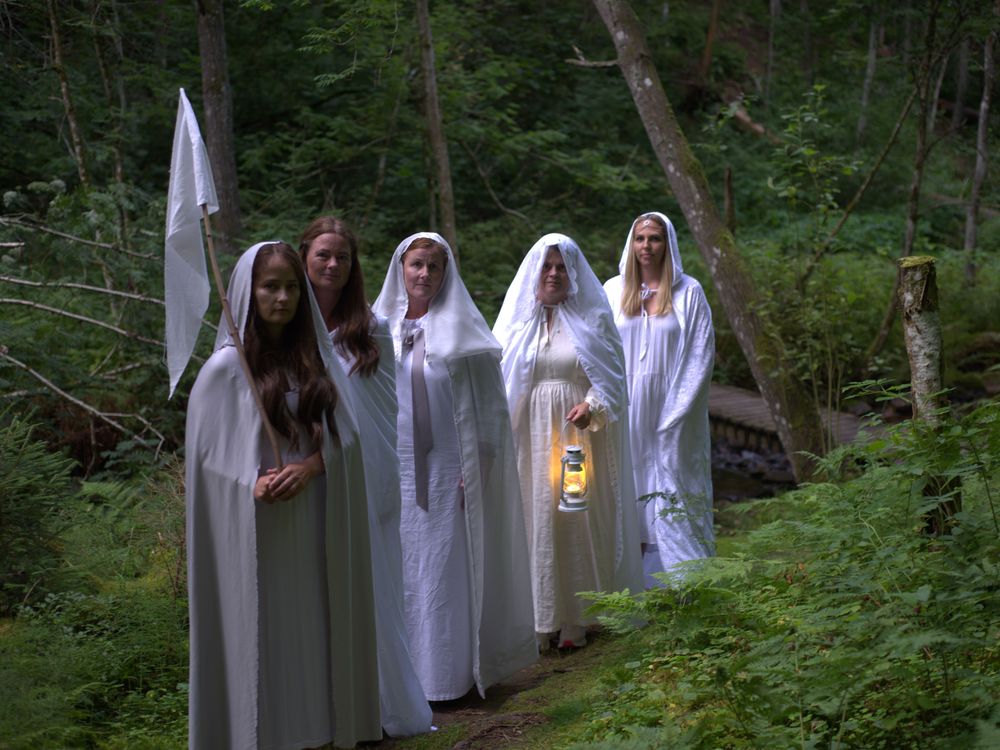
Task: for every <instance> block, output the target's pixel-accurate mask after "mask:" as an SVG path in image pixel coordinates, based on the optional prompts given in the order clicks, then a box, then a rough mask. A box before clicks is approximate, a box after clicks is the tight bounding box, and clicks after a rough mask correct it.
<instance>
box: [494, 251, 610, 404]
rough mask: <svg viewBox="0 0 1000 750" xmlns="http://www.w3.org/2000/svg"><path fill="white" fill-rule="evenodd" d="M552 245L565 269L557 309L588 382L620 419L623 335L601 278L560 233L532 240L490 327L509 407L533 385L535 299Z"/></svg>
mask: <svg viewBox="0 0 1000 750" xmlns="http://www.w3.org/2000/svg"><path fill="white" fill-rule="evenodd" d="M553 246H556V247H558V248H559V252H560V253H562V257H563V262H564V263H565V264H566V271H567V272H568V274H569V285H570V288H569V296H568V297H567V298H566V300H565V301H564V302H562V303H561V304H560V305H559V309H560V311H561V312H562V314H563V320H564V321H565V324H566V328H567V330H568V331H569V334H570V338H571V339H572V340H573V346H574V348H575V349H576V354H577V356H578V357H579V358H580V364H581V365H582V366H583V370H584V372H586V373H587V377H588V378H589V379H590V384H591V385H592V386H593V387H594V388H595V389H596V390H597V392H598V394H599V395H600V398H601V401H602V402H604V404H605V405H606V406H607V407H608V416H609V419H611V420H616V419H621V418H623V417H624V416H625V413H626V409H627V398H626V387H625V365H624V356H623V354H622V344H621V338H620V336H619V334H618V329H617V328H616V327H615V321H614V317H613V315H612V312H611V308H610V307H609V306H608V298H607V296H606V295H605V294H604V289H603V288H602V287H601V282H600V281H598V280H597V277H596V276H595V275H594V272H593V271H592V270H591V268H590V265H589V264H588V263H587V259H586V258H584V257H583V253H582V252H581V251H580V248H579V246H578V245H577V244H576V243H575V242H574V241H573V240H572V239H570V238H569V237H567V236H566V235H564V234H546V235H545V236H544V237H542V238H541V239H540V240H538V242H536V243H535V244H534V245H532V247H531V249H530V250H529V251H528V254H527V255H526V256H524V260H523V261H522V262H521V267H520V268H519V269H518V270H517V274H516V275H515V276H514V281H512V282H511V285H510V288H509V289H508V290H507V296H506V297H505V298H504V301H503V306H502V307H501V308H500V314H499V315H498V316H497V322H496V325H494V326H493V333H494V334H495V335H496V337H497V339H498V340H499V341H500V343H501V344H502V345H503V360H502V361H501V363H500V365H501V368H502V369H503V377H504V385H505V386H506V388H507V399H508V401H509V402H510V406H511V413H512V414H517V413H518V412H519V407H520V404H521V399H523V398H524V396H525V395H526V394H527V392H528V390H529V388H530V387H531V373H532V370H533V368H534V364H535V356H536V354H537V351H536V348H537V347H536V345H535V343H536V337H535V333H536V332H537V330H538V326H539V325H540V324H541V320H542V312H543V310H544V307H543V305H542V303H541V302H539V301H538V296H537V294H538V284H539V281H540V279H541V270H542V265H543V264H544V262H545V253H546V252H547V251H548V248H550V247H553ZM515 419H516V417H515Z"/></svg>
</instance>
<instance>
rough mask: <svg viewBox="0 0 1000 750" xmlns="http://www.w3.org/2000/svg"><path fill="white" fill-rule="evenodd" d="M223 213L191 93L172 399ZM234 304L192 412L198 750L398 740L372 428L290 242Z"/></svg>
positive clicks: (254, 273) (226, 303)
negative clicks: (384, 722) (379, 601)
mask: <svg viewBox="0 0 1000 750" xmlns="http://www.w3.org/2000/svg"><path fill="white" fill-rule="evenodd" d="M196 201H197V203H196ZM216 204H217V200H216V199H215V191H214V187H213V186H212V182H211V171H210V169H209V168H208V160H207V157H206V154H205V150H204V144H203V143H202V141H201V137H200V133H199V132H198V126H197V121H196V120H195V118H194V114H193V112H192V111H191V108H190V104H189V103H188V102H187V99H186V97H185V96H184V94H183V91H182V92H181V103H180V108H179V111H178V120H177V130H176V132H175V139H174V156H173V162H172V166H171V185H170V200H169V205H168V215H167V240H166V248H165V249H166V268H165V273H166V288H167V334H168V335H167V342H168V347H173V348H168V356H167V359H168V365H169V368H170V374H171V386H172V387H173V386H174V385H176V382H177V379H178V378H179V377H180V374H181V372H183V369H184V366H185V365H186V363H187V359H188V358H189V357H190V352H191V349H193V345H194V340H195V338H196V336H197V326H198V325H200V318H201V316H202V315H203V314H204V309H205V308H204V307H201V305H202V299H201V297H200V294H201V292H202V291H204V297H205V299H204V304H205V305H206V306H207V289H208V283H207V274H205V263H204V256H203V255H202V251H201V233H200V227H198V224H197V222H198V219H197V218H196V217H197V216H198V210H199V209H201V210H202V212H203V213H204V217H205V220H206V232H207V234H208V238H209V250H210V253H211V233H210V231H209V227H208V225H207V221H208V213H210V211H211V209H212V207H214V205H216ZM192 219H193V221H192ZM192 225H193V226H192ZM212 265H213V270H214V271H215V275H216V279H217V281H218V279H219V274H218V270H217V266H216V264H215V260H214V256H213V257H212ZM179 289H180V290H181V291H180V293H179V294H178V290H179ZM172 292H173V294H172ZM220 294H221V290H220ZM222 301H223V308H224V324H223V325H221V326H220V330H219V335H218V338H217V340H216V347H215V349H216V351H215V353H214V354H213V355H212V356H211V357H210V358H209V360H208V361H207V362H206V363H205V365H204V367H203V368H202V370H201V372H200V373H199V375H198V378H197V380H196V382H195V385H194V387H193V388H192V390H191V395H190V399H189V402H188V414H187V416H188V419H187V433H186V443H185V448H186V464H187V466H186V477H185V479H186V496H187V553H188V593H189V609H190V621H191V636H190V637H191V654H190V697H189V714H188V715H189V746H190V747H191V748H212V749H213V750H214V749H215V748H235V747H240V748H243V747H254V748H306V747H317V746H321V745H324V744H327V743H330V742H333V743H335V744H336V745H337V746H341V747H349V746H353V745H354V744H356V743H357V742H359V741H363V740H377V739H380V738H381V736H382V730H381V726H380V712H379V695H378V669H377V656H376V644H375V635H374V634H375V618H374V605H373V595H372V580H371V557H370V549H369V528H368V523H369V521H368V513H367V498H366V496H365V492H364V487H365V480H364V467H363V465H362V458H361V450H360V441H359V434H358V427H357V420H356V416H355V414H354V413H353V411H352V409H351V407H350V404H349V403H348V402H347V401H345V400H343V399H340V398H339V397H338V394H339V393H343V392H346V391H347V387H346V383H345V382H344V381H345V378H344V377H343V374H342V372H341V371H340V369H339V366H338V365H337V364H336V362H335V356H334V354H333V350H332V347H331V345H330V341H329V338H327V335H326V330H325V327H324V326H323V323H322V317H321V314H320V312H319V309H318V307H317V305H316V301H315V299H314V298H313V296H312V293H311V290H310V288H309V285H308V283H307V281H306V277H305V271H304V268H303V266H302V263H301V261H300V260H299V257H298V255H297V254H296V253H295V251H294V250H293V249H292V248H291V247H290V246H289V245H287V244H285V243H280V242H272V243H259V244H257V245H254V246H253V247H251V248H250V249H249V250H248V251H247V252H246V253H244V254H243V256H241V258H240V259H239V261H238V262H237V265H236V268H235V269H234V271H233V276H232V279H231V282H230V286H229V294H228V300H227V298H226V296H225V295H222ZM230 306H231V309H230ZM191 320H194V321H195V324H194V334H193V335H191V329H190V321H191ZM227 323H228V325H226V324H227ZM178 342H179V343H178ZM244 345H245V346H244ZM244 349H245V351H244ZM185 350H186V351H185ZM268 423H270V424H271V425H273V427H272V428H271V429H267V427H268ZM282 454H284V456H285V459H286V460H285V461H282V460H281V455H282Z"/></svg>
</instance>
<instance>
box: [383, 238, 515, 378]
mask: <svg viewBox="0 0 1000 750" xmlns="http://www.w3.org/2000/svg"><path fill="white" fill-rule="evenodd" d="M421 238H426V239H430V240H434V242H436V243H438V244H439V245H441V247H443V248H444V252H445V256H446V258H447V262H446V264H445V268H444V279H443V280H442V281H441V289H440V291H438V293H437V294H436V295H435V297H434V299H433V300H431V305H430V309H429V310H428V312H427V316H426V318H425V321H424V341H425V342H426V344H425V346H426V349H425V355H426V357H427V359H428V360H429V361H433V360H436V359H440V360H443V361H445V362H448V361H450V360H453V359H459V358H461V357H471V356H472V355H474V354H482V353H483V352H492V353H493V354H495V355H496V356H497V357H499V356H500V344H498V343H497V340H496V338H495V337H494V336H493V334H492V333H490V329H489V326H487V325H486V321H485V320H484V319H483V315H482V313H480V312H479V308H477V307H476V303H475V302H473V301H472V297H471V296H470V295H469V291H468V289H466V288H465V284H464V283H463V282H462V277H461V276H459V274H458V270H457V268H456V265H455V256H454V255H452V253H451V247H450V246H449V245H448V242H447V240H445V238H444V237H442V236H441V235H439V234H436V233H434V232H417V233H416V234H411V235H410V236H409V237H407V238H406V239H405V240H403V241H402V242H400V243H399V245H398V246H397V247H396V252H394V253H393V254H392V260H391V261H390V262H389V268H388V270H387V271H386V274H385V282H383V284H382V291H381V292H379V295H378V298H377V299H376V300H375V302H374V303H372V310H374V311H375V312H376V313H377V314H379V315H382V316H384V317H386V318H388V319H389V332H390V333H391V334H392V341H393V348H394V349H395V352H396V360H397V361H399V360H400V358H401V357H402V336H401V335H400V330H401V327H402V324H403V318H404V317H405V316H406V308H407V304H408V302H407V295H406V287H405V286H404V284H403V264H402V258H403V254H404V253H405V252H406V251H407V250H408V249H409V248H410V245H412V244H413V242H414V241H415V240H418V239H421Z"/></svg>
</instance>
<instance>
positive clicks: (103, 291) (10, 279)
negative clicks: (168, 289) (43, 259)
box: [0, 274, 163, 307]
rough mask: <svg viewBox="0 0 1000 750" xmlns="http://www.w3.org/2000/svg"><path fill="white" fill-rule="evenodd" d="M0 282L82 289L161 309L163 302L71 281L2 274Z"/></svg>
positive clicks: (140, 295)
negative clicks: (25, 277)
mask: <svg viewBox="0 0 1000 750" xmlns="http://www.w3.org/2000/svg"><path fill="white" fill-rule="evenodd" d="M0 281H5V282H7V283H8V284H17V285H19V286H31V287H36V288H38V287H50V288H57V289H82V290H83V291H85V292H97V293H98V294H110V295H112V296H114V297H124V298H125V299H131V300H135V301H136V302H148V303H150V304H152V305H159V306H160V307H163V300H162V299H157V298H156V297H146V296H144V295H142V294H134V293H132V292H122V291H118V290H117V289H105V288H104V287H102V286H92V285H90V284H77V283H75V282H72V281H30V280H29V279H19V278H16V277H14V276H6V275H4V274H0Z"/></svg>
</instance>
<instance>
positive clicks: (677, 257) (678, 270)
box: [618, 211, 684, 286]
mask: <svg viewBox="0 0 1000 750" xmlns="http://www.w3.org/2000/svg"><path fill="white" fill-rule="evenodd" d="M650 214H652V215H653V216H659V217H660V220H661V221H662V222H663V223H664V224H665V225H666V227H667V237H666V239H667V244H668V245H669V247H670V263H671V264H672V265H673V270H674V277H673V278H674V281H673V286H677V284H679V283H680V280H681V276H682V275H683V274H684V264H683V263H681V251H680V249H679V248H678V247H677V232H676V231H675V230H674V225H673V223H672V222H671V221H670V219H668V218H667V216H666V214H661V213H660V212H659V211H646V212H645V213H642V214H640V216H648V215H650ZM634 232H635V222H633V223H632V226H631V228H630V229H629V230H628V237H626V238H625V249H624V250H623V251H622V259H621V261H619V263H618V272H619V273H620V274H621V275H622V277H624V276H625V264H626V263H627V262H628V256H629V253H631V252H632V235H633V233H634Z"/></svg>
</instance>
